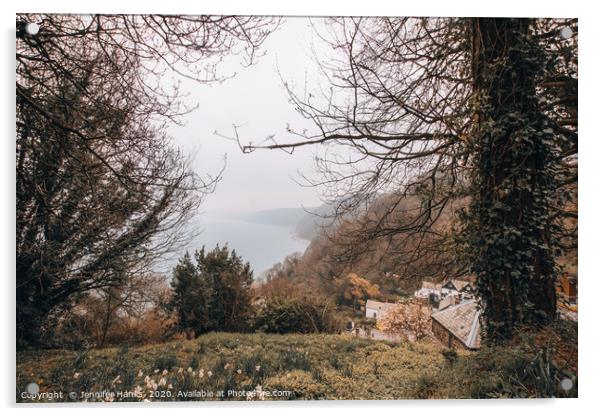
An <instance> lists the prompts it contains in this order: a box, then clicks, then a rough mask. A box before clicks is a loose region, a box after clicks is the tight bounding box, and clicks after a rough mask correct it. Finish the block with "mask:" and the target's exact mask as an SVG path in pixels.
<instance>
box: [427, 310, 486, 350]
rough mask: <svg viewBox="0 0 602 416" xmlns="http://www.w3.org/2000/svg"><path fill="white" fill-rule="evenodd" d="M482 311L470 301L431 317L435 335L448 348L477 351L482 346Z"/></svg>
mask: <svg viewBox="0 0 602 416" xmlns="http://www.w3.org/2000/svg"><path fill="white" fill-rule="evenodd" d="M480 315H481V313H480V311H479V310H478V308H477V302H476V301H474V300H469V301H465V302H462V303H460V304H458V305H453V306H449V307H446V308H445V309H443V310H440V311H438V312H435V313H433V314H432V315H431V323H432V329H433V334H434V335H435V337H436V338H437V339H439V341H441V342H442V343H443V345H445V346H446V347H448V348H454V349H464V350H477V349H479V348H480V346H481V325H480Z"/></svg>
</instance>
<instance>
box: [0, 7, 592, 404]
mask: <svg viewBox="0 0 602 416" xmlns="http://www.w3.org/2000/svg"><path fill="white" fill-rule="evenodd" d="M492 3H493V2H471V1H467V0H455V1H449V0H447V1H445V0H436V1H433V0H431V1H429V2H425V1H423V2H414V1H407V2H403V1H401V0H395V1H392V0H389V1H380V0H371V1H365V0H330V1H327V0H303V1H296V2H285V1H282V0H280V1H276V0H270V1H260V0H251V1H250V0H247V1H245V0H219V1H215V2H211V3H208V2H202V3H201V2H192V1H185V0H169V1H164V0H163V1H154V2H152V1H150V0H125V1H124V0H104V1H102V2H100V1H99V2H82V1H76V0H69V1H65V0H54V2H50V1H48V0H46V1H42V0H20V1H18V2H17V1H15V0H13V1H4V2H2V6H1V7H2V22H3V27H2V29H3V30H2V34H3V41H2V47H3V49H2V50H3V56H2V58H3V59H2V63H1V64H0V68H1V71H2V77H1V82H0V85H1V88H2V90H1V95H0V97H2V98H1V99H0V102H1V105H2V107H3V108H2V111H1V112H0V114H1V116H2V126H3V127H4V133H5V134H4V136H3V139H2V141H1V142H2V144H3V146H2V149H1V152H0V155H1V157H2V163H1V166H2V167H1V169H2V181H1V182H0V184H1V185H0V186H1V192H2V196H3V198H2V201H3V202H2V205H1V209H2V216H1V217H0V218H1V221H2V222H1V223H0V230H1V233H2V247H1V248H0V255H1V256H2V257H1V260H2V261H1V262H0V264H2V266H3V270H4V271H5V273H3V276H2V282H3V290H2V296H3V299H2V300H3V302H2V309H1V310H2V313H3V318H4V319H3V320H4V322H3V324H4V325H3V326H2V328H3V332H4V335H5V336H4V337H2V340H3V341H2V342H1V349H2V356H1V359H2V365H0V369H2V374H1V376H0V396H1V397H2V405H3V407H6V408H7V410H8V412H7V413H8V414H18V415H21V414H36V413H38V414H44V415H46V414H48V415H61V416H62V415H80V414H82V413H83V412H85V413H86V414H89V415H96V414H101V413H103V412H106V411H113V412H119V413H122V412H128V413H132V412H136V413H138V412H140V413H144V414H146V415H159V414H165V413H167V412H173V411H174V410H175V411H177V412H178V413H186V414H199V412H202V413H204V412H209V413H211V414H214V413H215V414H217V413H228V414H233V413H236V414H245V415H255V414H256V415H266V414H268V415H269V414H278V415H282V413H284V412H286V414H287V415H291V416H292V415H305V414H307V413H308V412H312V413H313V412H319V413H322V412H324V413H326V412H332V411H336V410H339V411H344V412H345V413H351V414H364V413H367V412H373V411H374V410H377V411H380V412H384V413H389V412H390V413H396V414H400V412H403V413H405V414H417V413H420V414H425V413H426V414H442V413H444V414H446V415H447V416H451V415H455V414H462V415H465V414H467V413H469V414H470V413H472V412H474V413H475V414H477V413H478V414H484V413H486V414H488V415H504V416H506V415H507V414H508V413H509V412H511V413H514V412H520V413H522V412H526V411H531V412H537V413H545V414H546V415H554V414H562V415H564V416H566V415H567V414H571V415H574V414H579V413H580V412H585V411H587V410H589V409H591V408H594V407H599V403H598V402H596V399H597V397H598V395H599V394H600V393H599V390H598V389H599V387H600V386H602V383H601V382H600V379H599V375H600V374H601V372H600V369H601V368H600V357H599V355H598V354H599V353H598V351H600V345H601V337H600V334H599V327H600V319H599V318H600V312H599V311H600V308H599V307H597V306H598V305H597V303H598V302H597V301H598V298H599V297H600V296H601V295H602V290H600V289H601V288H600V283H599V282H600V281H601V279H602V276H601V275H600V273H599V269H600V264H599V262H597V261H596V259H597V258H599V257H600V254H599V253H598V252H599V249H600V243H599V240H600V236H601V231H602V230H601V228H600V217H601V216H602V213H601V209H600V207H602V198H600V196H599V195H600V190H599V189H600V188H601V187H600V185H599V181H598V180H597V179H598V178H600V173H599V167H600V165H601V164H600V161H599V160H600V158H601V157H602V148H601V145H600V143H602V138H601V137H600V133H599V132H600V126H599V123H598V120H600V119H601V117H600V114H599V113H600V104H599V102H600V98H601V97H602V94H601V91H600V78H599V76H598V75H599V73H600V70H601V68H602V65H601V62H600V53H599V51H600V50H601V49H602V48H600V40H601V36H600V30H601V29H600V28H601V22H600V15H599V14H598V13H596V12H597V10H596V9H595V7H594V6H593V4H595V3H594V2H587V3H588V4H587V5H586V4H584V3H585V2H581V3H578V2H576V1H541V2H528V1H525V0H503V1H499V2H495V4H492ZM36 11H39V12H57V13H84V12H112V13H115V12H121V13H123V12H125V13H153V12H154V13H158V12H162V13H188V14H200V13H204V14H258V15H263V14H284V15H372V16H377V15H401V16H540V17H543V16H545V17H578V18H579V31H580V33H579V55H580V61H581V62H580V74H579V75H580V76H579V77H580V84H581V85H580V92H581V97H580V104H581V111H580V122H581V123H580V124H581V125H580V127H581V160H580V173H581V175H580V176H581V178H580V184H579V188H580V194H579V200H580V204H579V205H580V212H579V214H580V215H579V216H580V223H581V227H580V228H581V230H580V238H579V245H580V248H581V250H580V252H579V256H580V259H579V260H580V261H579V271H580V277H581V279H580V283H581V285H580V298H579V303H580V305H579V306H580V311H579V318H580V321H579V329H580V334H581V335H580V337H579V338H580V343H579V358H580V362H581V363H580V364H581V365H580V369H579V384H580V385H579V396H580V398H579V399H576V400H575V399H574V400H568V399H566V400H539V401H538V400H530V401H526V400H514V401H508V400H506V401H493V400H492V401H476V400H473V401H458V400H451V401H407V402H375V401H363V402H359V401H358V402H327V403H324V402H310V403H302V402H291V403H288V402H287V403H283V402H278V403H268V404H261V405H259V406H258V405H257V404H255V403H253V404H251V403H200V404H193V405H191V404H188V403H179V404H175V405H174V404H151V405H148V406H144V407H142V408H141V407H140V406H132V405H130V406H120V405H118V404H115V405H102V407H100V406H87V407H86V408H85V409H84V408H82V407H81V406H77V407H76V406H63V407H59V406H53V407H44V408H39V409H34V408H31V407H25V406H20V407H15V406H16V405H14V404H13V403H14V397H15V393H14V385H15V374H14V369H15V364H14V359H15V356H14V351H15V348H14V328H15V326H14V293H15V291H14V273H15V266H14V254H13V253H14V229H15V228H14V227H15V220H14V218H15V212H14V210H15V208H14V206H15V205H14V195H15V193H14V192H15V185H14V183H15V182H14V181H15V178H14V175H15V174H14V144H13V140H14V114H15V113H14V112H15V109H14V108H15V107H14V85H15V84H14V82H15V73H14V64H13V62H14V61H13V59H14V33H15V32H14V28H15V19H14V16H15V13H16V12H36ZM597 168H598V169H597ZM584 224H585V226H584ZM124 407H127V410H126V409H124ZM118 408H119V409H118ZM373 408H380V409H373ZM109 409H110V410H109ZM172 409H173V410H172ZM176 409H177V410H176ZM191 409H193V410H191Z"/></svg>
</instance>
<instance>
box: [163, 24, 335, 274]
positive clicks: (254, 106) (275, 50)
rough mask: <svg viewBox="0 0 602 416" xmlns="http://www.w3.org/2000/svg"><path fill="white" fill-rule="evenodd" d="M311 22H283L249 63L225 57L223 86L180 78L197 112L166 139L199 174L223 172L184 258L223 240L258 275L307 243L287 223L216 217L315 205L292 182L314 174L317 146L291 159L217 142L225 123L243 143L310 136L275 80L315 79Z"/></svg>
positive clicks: (299, 85)
mask: <svg viewBox="0 0 602 416" xmlns="http://www.w3.org/2000/svg"><path fill="white" fill-rule="evenodd" d="M312 24H313V25H322V24H323V21H322V20H321V19H312V21H310V20H309V19H308V18H303V17H299V18H286V20H285V21H284V22H283V24H282V25H281V26H280V28H279V29H278V30H277V31H276V32H274V33H272V34H271V35H270V37H269V38H268V39H267V41H266V42H265V44H264V45H263V47H262V51H263V52H264V53H265V55H264V56H261V57H260V58H259V59H258V61H257V63H256V64H255V65H252V66H250V67H241V66H240V65H239V60H238V58H236V57H233V58H229V59H226V60H225V62H224V64H223V66H222V67H221V69H220V73H222V74H224V75H227V74H231V73H233V72H236V76H235V77H234V78H232V79H228V80H227V81H225V82H223V83H216V84H212V85H199V84H198V83H195V82H193V81H190V80H181V86H180V88H181V90H182V92H183V93H188V94H189V95H188V97H186V102H187V103H191V104H192V103H195V102H196V103H198V104H199V108H198V109H196V110H195V111H193V112H192V113H190V114H188V115H186V116H185V117H184V125H183V126H173V127H172V128H170V131H169V134H170V135H171V136H172V137H173V138H174V141H175V144H176V145H177V146H178V147H180V148H181V149H182V150H183V151H184V152H185V153H186V154H187V155H188V156H189V157H190V158H191V163H192V166H193V168H194V170H195V171H196V172H197V174H199V175H200V176H201V177H204V176H205V175H208V174H210V175H215V174H217V173H218V172H220V170H221V169H222V168H224V171H223V173H222V177H221V180H220V182H219V183H218V185H217V187H216V190H215V192H214V193H212V194H210V195H208V196H207V197H206V198H205V200H204V202H203V204H202V206H201V208H200V210H199V213H198V215H197V216H196V218H194V220H193V222H194V225H195V228H196V229H197V230H198V231H199V232H200V234H198V236H196V237H195V239H194V240H193V241H192V242H191V243H190V244H189V246H188V250H189V251H190V252H191V253H192V252H194V250H196V249H198V248H200V247H201V246H202V245H205V246H206V247H207V248H213V247H215V245H216V244H220V245H223V244H225V243H226V242H227V243H228V246H229V247H230V248H232V249H235V250H236V251H237V252H238V253H239V254H240V255H241V256H242V257H243V259H244V260H245V261H249V262H250V263H251V265H252V268H253V269H254V271H255V276H258V275H259V274H260V273H261V272H263V271H264V270H265V269H267V268H269V267H270V266H272V265H273V264H274V263H277V262H279V261H282V260H283V259H284V257H285V256H287V255H289V254H291V253H294V252H299V251H301V252H302V251H304V250H305V248H306V247H307V245H308V243H309V242H308V241H306V240H302V239H299V238H297V237H296V236H295V234H294V226H293V225H291V224H289V225H287V226H282V225H274V224H268V223H254V222H249V221H242V220H239V219H235V218H229V217H228V218H223V217H220V215H219V214H216V212H217V213H219V212H222V211H246V212H253V211H259V210H266V209H275V208H306V207H312V206H319V205H321V204H322V201H321V199H320V189H317V188H313V187H303V186H300V185H299V184H298V183H297V182H299V181H302V179H301V176H300V175H301V174H305V175H310V176H311V175H312V173H313V172H314V156H315V154H316V152H318V151H319V149H316V148H309V147H308V148H301V149H297V150H296V151H295V152H294V153H293V154H292V155H291V154H288V153H285V152H283V151H278V150H276V151H268V150H258V151H255V152H253V153H251V154H243V153H242V152H241V150H240V148H239V146H238V144H237V143H236V142H234V141H230V140H227V139H225V138H223V137H220V136H233V134H234V128H233V125H237V126H239V127H238V132H239V134H240V137H241V141H242V143H244V144H248V142H249V141H253V143H254V144H257V143H259V142H261V141H263V140H265V138H266V137H267V136H271V135H274V136H275V139H276V140H278V141H281V142H283V141H291V140H294V139H295V138H294V137H293V136H291V134H290V133H289V132H288V131H287V127H289V126H290V127H292V128H295V129H296V130H302V129H309V131H311V129H312V128H313V126H312V125H311V124H310V123H308V121H307V120H305V119H303V118H302V117H301V116H300V115H299V114H298V113H297V112H296V111H295V109H294V108H293V106H292V105H291V104H290V103H289V97H288V95H287V92H286V90H285V88H284V85H283V82H287V83H288V85H289V86H293V87H294V88H295V89H296V90H300V91H301V92H303V90H304V88H306V87H307V88H308V89H309V88H310V87H309V86H312V87H315V85H316V82H315V81H316V80H318V79H319V76H318V72H317V64H316V62H315V61H314V57H313V56H314V52H315V53H316V54H318V55H320V50H321V48H323V47H324V45H323V43H322V41H321V40H320V39H319V38H317V37H316V35H315V33H314V31H313V29H312ZM322 50H323V49H322ZM216 132H218V133H219V134H215V133H216ZM297 139H298V138H297ZM182 252H183V251H181V252H180V253H179V254H180V255H181V254H182ZM169 264H170V266H171V265H172V264H174V261H170V262H169Z"/></svg>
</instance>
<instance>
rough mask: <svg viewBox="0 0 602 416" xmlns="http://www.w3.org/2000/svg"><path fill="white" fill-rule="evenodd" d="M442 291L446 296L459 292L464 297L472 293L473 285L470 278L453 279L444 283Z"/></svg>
mask: <svg viewBox="0 0 602 416" xmlns="http://www.w3.org/2000/svg"><path fill="white" fill-rule="evenodd" d="M441 293H442V294H443V295H445V296H447V295H458V294H459V295H461V297H463V298H464V297H468V296H471V295H472V293H473V287H472V284H471V283H470V281H468V280H460V279H451V280H449V281H447V282H446V283H445V284H444V285H443V287H442V288H441Z"/></svg>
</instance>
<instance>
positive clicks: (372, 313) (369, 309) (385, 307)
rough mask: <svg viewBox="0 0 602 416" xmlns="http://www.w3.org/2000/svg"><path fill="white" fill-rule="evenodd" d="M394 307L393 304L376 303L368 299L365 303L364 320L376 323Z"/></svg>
mask: <svg viewBox="0 0 602 416" xmlns="http://www.w3.org/2000/svg"><path fill="white" fill-rule="evenodd" d="M395 306H396V305H395V303H387V302H378V301H376V300H372V299H368V301H367V302H366V318H372V319H376V320H377V321H378V320H379V319H382V318H383V317H384V316H385V315H386V314H387V312H389V311H390V310H391V309H393V308H394V307H395Z"/></svg>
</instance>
